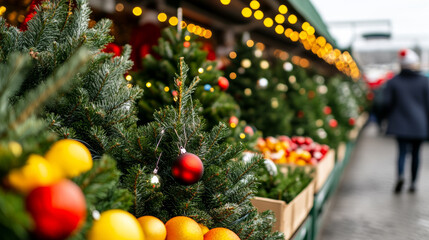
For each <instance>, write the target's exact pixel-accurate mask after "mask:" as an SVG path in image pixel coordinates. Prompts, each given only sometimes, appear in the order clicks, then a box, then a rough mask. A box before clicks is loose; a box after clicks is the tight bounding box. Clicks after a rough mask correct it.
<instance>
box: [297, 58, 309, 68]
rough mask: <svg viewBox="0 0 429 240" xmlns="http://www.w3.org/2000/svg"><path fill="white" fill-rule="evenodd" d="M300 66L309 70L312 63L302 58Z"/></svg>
mask: <svg viewBox="0 0 429 240" xmlns="http://www.w3.org/2000/svg"><path fill="white" fill-rule="evenodd" d="M299 65H300V66H301V67H303V68H308V67H309V66H310V62H309V61H308V60H307V59H305V58H301V60H300V61H299Z"/></svg>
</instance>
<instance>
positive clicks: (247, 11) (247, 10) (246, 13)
mask: <svg viewBox="0 0 429 240" xmlns="http://www.w3.org/2000/svg"><path fill="white" fill-rule="evenodd" d="M241 15H243V17H246V18H249V17H250V16H252V9H250V8H248V7H245V8H243V10H241Z"/></svg>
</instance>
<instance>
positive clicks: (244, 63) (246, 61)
mask: <svg viewBox="0 0 429 240" xmlns="http://www.w3.org/2000/svg"><path fill="white" fill-rule="evenodd" d="M241 66H242V67H244V68H250V67H251V66H252V62H251V61H250V60H249V59H247V58H246V59H243V60H242V61H241Z"/></svg>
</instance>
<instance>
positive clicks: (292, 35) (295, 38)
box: [290, 31, 299, 42]
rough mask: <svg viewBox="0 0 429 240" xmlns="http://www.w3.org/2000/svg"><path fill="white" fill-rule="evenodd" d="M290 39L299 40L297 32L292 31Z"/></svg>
mask: <svg viewBox="0 0 429 240" xmlns="http://www.w3.org/2000/svg"><path fill="white" fill-rule="evenodd" d="M290 40H292V41H294V42H296V41H298V40H299V33H298V32H296V31H294V32H292V33H291V34H290Z"/></svg>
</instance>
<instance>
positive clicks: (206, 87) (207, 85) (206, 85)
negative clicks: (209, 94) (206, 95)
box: [204, 83, 212, 91]
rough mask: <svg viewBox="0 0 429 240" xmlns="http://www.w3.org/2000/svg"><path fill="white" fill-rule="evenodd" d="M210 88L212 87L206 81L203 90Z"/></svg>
mask: <svg viewBox="0 0 429 240" xmlns="http://www.w3.org/2000/svg"><path fill="white" fill-rule="evenodd" d="M211 88H212V86H211V85H210V84H208V83H207V84H205V85H204V90H205V91H210V89H211Z"/></svg>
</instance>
